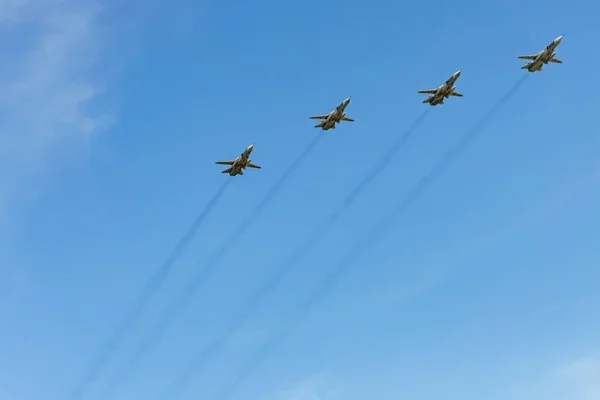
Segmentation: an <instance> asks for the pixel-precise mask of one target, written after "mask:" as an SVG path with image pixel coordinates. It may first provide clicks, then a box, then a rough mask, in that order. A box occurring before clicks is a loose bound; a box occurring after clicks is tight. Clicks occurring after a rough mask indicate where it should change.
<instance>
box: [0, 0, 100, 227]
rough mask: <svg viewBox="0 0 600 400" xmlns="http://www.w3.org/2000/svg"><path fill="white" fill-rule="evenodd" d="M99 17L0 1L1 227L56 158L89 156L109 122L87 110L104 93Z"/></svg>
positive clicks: (36, 2)
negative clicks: (85, 152) (80, 152)
mask: <svg viewBox="0 0 600 400" xmlns="http://www.w3.org/2000/svg"><path fill="white" fill-rule="evenodd" d="M101 10H102V8H101V6H100V5H99V3H96V2H93V1H90V0H0V33H1V35H0V54H1V55H2V65H1V66H0V225H1V224H3V222H5V220H6V217H7V211H8V209H9V206H10V203H11V202H14V201H15V196H17V195H25V196H27V195H29V196H32V195H33V196H35V194H36V191H37V190H36V188H35V183H33V182H35V181H36V178H40V177H43V172H44V170H45V168H46V167H47V166H48V164H49V162H50V161H51V160H53V159H54V157H55V156H56V155H57V151H58V150H63V151H64V150H68V151H74V150H75V149H86V146H87V144H88V139H89V137H90V135H91V134H92V133H94V132H95V131H97V130H99V129H100V128H102V127H104V126H105V123H106V122H107V121H108V118H107V116H106V115H96V116H94V115H92V114H91V113H90V112H89V110H86V108H85V107H87V106H88V104H89V102H90V100H92V99H94V98H95V97H96V96H97V95H99V94H100V93H101V92H102V89H103V87H102V80H101V79H99V78H100V77H101V75H99V74H98V65H97V63H98V61H99V60H100V56H101V53H102V51H103V50H104V45H105V43H104V40H103V38H102V33H101V30H100V25H99V23H98V22H97V21H98V18H97V17H98V15H99V13H100V12H101ZM61 155H62V154H61ZM38 183H39V181H38Z"/></svg>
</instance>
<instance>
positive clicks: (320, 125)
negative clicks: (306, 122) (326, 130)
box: [315, 122, 324, 128]
mask: <svg viewBox="0 0 600 400" xmlns="http://www.w3.org/2000/svg"><path fill="white" fill-rule="evenodd" d="M323 125H324V124H323V123H322V122H321V123H320V124H319V125H315V128H322V127H323Z"/></svg>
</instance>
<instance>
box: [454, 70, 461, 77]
mask: <svg viewBox="0 0 600 400" xmlns="http://www.w3.org/2000/svg"><path fill="white" fill-rule="evenodd" d="M461 72H462V69H459V70H458V71H456V72H455V73H454V76H455V77H457V78H458V77H459V76H460V73H461Z"/></svg>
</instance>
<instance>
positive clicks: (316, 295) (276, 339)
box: [214, 75, 529, 400]
mask: <svg viewBox="0 0 600 400" xmlns="http://www.w3.org/2000/svg"><path fill="white" fill-rule="evenodd" d="M528 76H529V75H525V76H523V77H522V78H521V79H519V81H517V83H516V84H515V85H514V86H513V87H511V88H510V89H509V90H508V92H506V94H505V95H504V96H502V98H500V100H498V102H497V103H496V104H495V105H494V106H493V107H492V108H491V109H490V110H489V111H488V112H487V113H486V114H485V115H484V116H483V117H482V118H481V119H480V120H479V122H477V123H476V124H475V126H474V127H473V128H472V129H471V130H470V131H468V132H467V134H465V135H464V136H463V137H462V138H461V139H460V140H459V142H458V143H457V144H456V145H455V146H454V147H453V148H451V149H450V150H449V151H448V152H446V154H444V156H443V157H442V159H441V160H440V161H439V162H438V163H437V164H436V165H435V166H434V167H433V169H432V170H431V171H430V172H429V174H427V175H425V176H424V177H422V178H421V180H420V181H419V182H417V184H416V185H415V186H414V187H413V189H412V190H411V191H410V192H408V194H407V195H406V196H405V197H403V198H402V200H401V201H400V202H399V203H398V205H397V207H396V208H394V209H393V210H392V212H391V213H390V214H388V215H386V216H385V218H382V219H381V220H380V221H379V223H377V224H376V225H375V227H374V228H373V230H372V231H371V232H370V234H369V235H368V236H367V238H366V239H365V240H364V241H363V242H359V243H357V244H356V245H355V246H353V247H352V250H351V251H350V252H349V253H348V254H347V255H346V257H344V258H343V259H342V260H341V261H340V263H339V264H338V265H337V267H336V268H335V269H334V270H332V271H331V272H329V274H328V275H327V277H326V278H325V279H324V280H323V281H321V283H320V284H319V285H318V286H317V287H316V288H315V289H314V290H313V291H312V293H311V294H310V295H309V296H308V297H307V298H306V300H304V301H303V302H300V303H298V305H297V306H296V310H295V314H296V317H295V318H293V319H292V320H293V321H294V323H291V324H289V325H288V326H287V328H284V329H282V330H280V331H279V332H277V333H275V334H274V335H272V336H271V337H270V338H269V339H267V340H266V341H265V343H264V344H263V345H262V346H260V347H259V348H258V350H257V351H256V352H254V353H253V355H252V356H251V357H250V359H249V360H248V362H246V363H244V366H243V367H242V368H241V369H240V370H239V372H238V373H237V374H236V375H235V377H234V379H233V382H231V383H230V384H229V385H227V386H226V387H223V389H222V390H221V391H219V392H218V394H217V395H216V396H215V397H214V399H216V400H228V399H229V398H230V397H231V396H232V395H233V394H234V393H235V392H236V390H238V389H239V387H240V386H241V385H242V384H243V383H244V382H245V380H246V379H247V378H248V375H249V374H250V373H251V371H253V370H254V368H255V367H256V364H258V363H259V362H260V361H261V360H262V359H263V358H264V356H265V355H266V354H267V353H268V352H269V351H270V350H272V349H273V348H274V347H275V346H277V345H278V344H279V343H280V342H281V341H283V340H285V339H286V338H287V336H288V335H289V334H291V333H292V332H293V331H294V328H295V327H296V326H297V324H298V323H300V322H301V321H302V319H303V318H305V317H306V315H307V314H308V313H309V312H310V310H311V309H312V308H313V307H314V306H315V305H316V304H317V303H318V302H319V301H320V300H321V299H322V298H323V297H324V296H325V295H326V294H327V293H328V292H329V290H330V289H331V288H332V287H333V285H335V284H336V283H337V281H338V280H339V278H340V277H341V276H342V274H343V273H344V272H345V271H346V270H347V269H348V267H350V266H351V265H352V263H353V262H354V261H356V259H357V258H358V256H359V255H360V254H361V253H362V252H363V251H364V250H365V249H366V248H367V247H369V246H370V245H372V244H374V243H376V242H377V241H378V240H379V238H380V237H381V235H382V234H383V233H385V230H386V229H388V228H389V227H390V224H391V223H392V222H393V220H394V218H393V217H395V216H397V215H398V214H400V213H402V211H404V210H405V209H406V208H407V206H408V205H410V203H411V201H412V200H413V199H414V198H415V197H416V196H417V195H418V194H419V193H420V192H421V191H422V190H423V189H425V188H426V187H427V185H428V184H431V183H432V182H433V181H434V180H435V179H436V178H437V177H438V175H439V174H440V172H442V170H443V169H444V167H445V166H446V165H447V164H448V163H449V162H450V161H452V160H453V159H454V157H455V156H456V155H457V154H459V153H460V152H461V151H462V150H463V149H465V148H466V147H467V146H468V145H469V143H471V141H473V139H475V138H476V137H477V135H478V134H479V133H481V132H482V131H483V128H485V126H486V124H487V123H488V122H489V121H490V120H491V118H492V117H493V116H494V115H495V114H496V112H498V111H499V110H500V109H501V108H502V107H503V106H504V105H505V104H506V103H507V102H508V100H510V98H511V97H512V96H513V94H514V93H515V92H516V91H517V89H519V87H520V86H521V85H522V84H523V83H524V82H525V80H526V79H527V77H528Z"/></svg>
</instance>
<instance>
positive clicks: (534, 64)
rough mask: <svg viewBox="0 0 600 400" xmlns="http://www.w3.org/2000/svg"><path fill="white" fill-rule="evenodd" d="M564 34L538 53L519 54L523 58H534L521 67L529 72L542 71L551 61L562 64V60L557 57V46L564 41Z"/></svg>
mask: <svg viewBox="0 0 600 400" xmlns="http://www.w3.org/2000/svg"><path fill="white" fill-rule="evenodd" d="M562 38H563V37H562V36H559V37H557V38H556V39H554V40H553V41H552V43H550V44H549V45H548V46H546V48H545V49H544V50H542V51H540V52H539V53H537V54H531V55H529V56H519V58H520V59H521V60H532V61H531V62H528V63H527V64H525V65H523V66H522V67H521V69H526V70H528V71H529V72H535V71H541V70H542V67H543V66H544V65H545V64H548V63H549V62H552V63H556V64H562V61H561V60H559V59H558V58H556V48H557V47H558V45H559V44H560V42H561V41H562Z"/></svg>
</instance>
